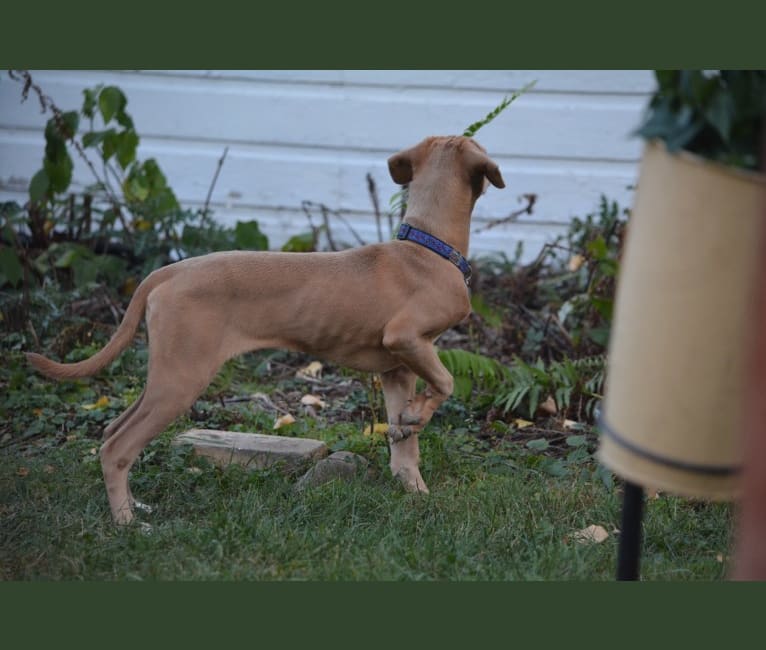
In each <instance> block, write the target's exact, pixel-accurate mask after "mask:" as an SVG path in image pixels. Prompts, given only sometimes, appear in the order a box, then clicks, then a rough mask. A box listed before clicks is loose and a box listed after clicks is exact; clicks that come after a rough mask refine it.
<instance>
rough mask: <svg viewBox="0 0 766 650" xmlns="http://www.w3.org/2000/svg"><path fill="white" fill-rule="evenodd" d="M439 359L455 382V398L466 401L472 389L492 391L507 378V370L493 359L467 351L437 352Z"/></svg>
mask: <svg viewBox="0 0 766 650" xmlns="http://www.w3.org/2000/svg"><path fill="white" fill-rule="evenodd" d="M438 354H439V359H440V360H441V362H442V363H443V364H444V367H445V368H447V370H449V371H450V374H452V376H453V378H454V381H455V393H454V395H455V397H456V398H457V399H459V400H467V399H468V398H469V397H470V396H471V393H472V391H473V390H474V388H479V389H482V390H487V391H489V390H493V389H494V388H496V387H498V386H499V385H500V384H501V382H502V380H503V379H504V378H505V377H506V376H507V372H508V371H507V368H505V367H504V366H503V365H502V364H500V363H498V362H497V361H495V360H494V359H491V358H489V357H486V356H484V355H482V354H477V353H475V352H468V351H467V350H459V349H453V350H439V352H438Z"/></svg>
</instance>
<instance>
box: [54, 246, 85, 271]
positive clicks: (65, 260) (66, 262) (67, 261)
mask: <svg viewBox="0 0 766 650" xmlns="http://www.w3.org/2000/svg"><path fill="white" fill-rule="evenodd" d="M56 250H57V251H58V250H61V251H62V252H61V254H60V255H58V257H56V259H55V260H54V262H53V265H54V266H55V267H56V268H57V269H68V268H69V267H71V266H72V264H73V263H74V261H75V260H76V259H78V258H82V257H86V258H91V257H93V254H92V253H91V252H90V250H88V249H87V248H85V246H80V245H79V244H62V245H61V248H60V249H56Z"/></svg>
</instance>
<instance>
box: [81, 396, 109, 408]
mask: <svg viewBox="0 0 766 650" xmlns="http://www.w3.org/2000/svg"><path fill="white" fill-rule="evenodd" d="M105 406H109V398H108V397H107V396H106V395H102V396H101V397H99V398H98V399H97V400H96V401H95V402H93V404H83V405H82V407H83V408H84V409H85V410H86V411H93V410H95V409H102V408H104V407H105Z"/></svg>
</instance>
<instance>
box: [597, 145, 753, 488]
mask: <svg viewBox="0 0 766 650" xmlns="http://www.w3.org/2000/svg"><path fill="white" fill-rule="evenodd" d="M764 205H766V178H764V177H763V176H761V175H759V174H755V173H748V172H744V171H743V172H740V171H736V170H732V169H729V168H727V167H725V166H723V165H720V164H715V163H710V162H707V161H704V160H702V159H701V158H698V157H697V156H694V155H691V154H688V153H684V152H682V153H680V154H675V155H670V154H668V153H667V152H666V150H665V148H664V146H663V145H661V144H658V143H650V144H648V145H647V146H646V148H645V150H644V155H643V158H642V162H641V169H640V174H639V181H638V188H637V190H636V197H635V203H634V206H633V211H632V215H631V218H630V222H629V224H628V235H627V239H626V245H625V251H624V254H623V259H622V264H621V269H620V276H619V281H618V288H617V295H616V299H615V301H616V302H615V314H614V320H613V324H612V335H611V339H610V344H609V362H608V373H607V382H606V389H605V398H604V406H603V411H602V418H601V420H602V421H601V425H602V434H601V443H600V448H599V460H600V461H601V462H602V463H603V464H604V465H605V466H606V467H608V468H609V469H611V470H612V471H613V472H615V473H616V474H617V475H619V476H620V477H622V478H623V479H625V480H628V481H630V482H632V483H636V484H638V485H642V486H644V487H652V488H656V489H659V490H662V491H667V492H670V493H674V494H678V495H682V496H689V497H698V498H705V499H713V500H726V499H733V498H735V497H737V495H738V491H739V483H740V467H741V465H742V462H743V446H742V440H741V432H742V403H743V401H742V400H743V383H744V376H745V375H744V372H745V363H746V361H747V359H746V355H747V349H746V347H747V346H746V341H747V339H748V338H749V330H748V324H749V322H750V321H751V310H752V307H753V301H754V295H755V282H756V276H757V271H758V263H757V261H758V255H759V252H760V250H761V249H760V245H761V237H762V234H763V225H764V219H763V206H764ZM764 399H766V396H764Z"/></svg>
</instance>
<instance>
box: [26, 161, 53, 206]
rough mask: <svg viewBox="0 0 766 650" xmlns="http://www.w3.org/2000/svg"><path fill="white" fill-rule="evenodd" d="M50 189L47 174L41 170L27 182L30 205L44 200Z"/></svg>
mask: <svg viewBox="0 0 766 650" xmlns="http://www.w3.org/2000/svg"><path fill="white" fill-rule="evenodd" d="M49 188H50V180H48V174H47V173H46V172H45V169H41V170H40V171H38V172H37V173H36V174H35V175H34V176H32V180H31V181H30V182H29V200H30V201H31V202H32V203H39V202H40V201H42V200H43V199H44V198H45V195H46V194H47V193H48V189H49Z"/></svg>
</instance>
